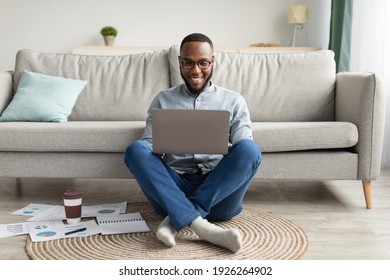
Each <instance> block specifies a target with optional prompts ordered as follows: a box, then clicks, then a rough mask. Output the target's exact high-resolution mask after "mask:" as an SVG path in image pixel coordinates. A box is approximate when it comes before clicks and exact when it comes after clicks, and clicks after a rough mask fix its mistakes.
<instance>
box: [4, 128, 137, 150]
mask: <svg viewBox="0 0 390 280" xmlns="http://www.w3.org/2000/svg"><path fill="white" fill-rule="evenodd" d="M144 128H145V121H112V122H104V121H96V122H89V121H81V122H79V121H73V122H66V123H38V122H16V123H0V151H15V152H24V151H27V152H102V153H109V152H124V151H125V149H126V147H127V145H128V144H130V143H131V142H133V141H135V140H138V139H140V138H141V134H142V132H143V130H144Z"/></svg>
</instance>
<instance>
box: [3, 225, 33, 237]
mask: <svg viewBox="0 0 390 280" xmlns="http://www.w3.org/2000/svg"><path fill="white" fill-rule="evenodd" d="M27 224H28V223H15V224H4V225H0V238H4V237H10V236H17V235H23V234H28V225H27Z"/></svg>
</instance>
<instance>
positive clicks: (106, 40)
mask: <svg viewBox="0 0 390 280" xmlns="http://www.w3.org/2000/svg"><path fill="white" fill-rule="evenodd" d="M103 38H104V43H105V44H106V46H113V45H114V41H115V36H111V35H109V36H103Z"/></svg>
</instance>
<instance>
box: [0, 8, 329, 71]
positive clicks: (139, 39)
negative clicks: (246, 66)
mask: <svg viewBox="0 0 390 280" xmlns="http://www.w3.org/2000/svg"><path fill="white" fill-rule="evenodd" d="M296 2H297V1H293V0H272V1H270V0H197V1H189V0H165V1H162V0H61V1H60V0H0V34H1V39H0V40H1V41H0V50H1V51H0V71H4V70H12V69H13V68H14V60H15V55H16V52H17V51H18V50H19V49H34V50H38V51H44V52H65V53H67V52H70V51H71V48H72V46H75V45H103V40H102V37H101V36H100V34H99V31H100V29H101V28H102V27H103V26H105V25H112V26H114V27H116V28H117V29H118V33H119V34H118V37H117V40H116V43H115V44H116V45H132V46H148V45H149V46H169V45H172V44H179V43H180V41H181V39H182V38H183V37H184V36H185V35H187V34H189V33H192V32H203V33H205V34H207V35H208V36H210V38H211V39H212V40H213V41H214V44H215V45H216V46H217V47H232V46H248V45H249V44H252V43H258V42H265V43H267V42H281V43H282V44H283V45H288V44H290V42H291V34H292V26H289V25H288V24H287V11H288V5H289V4H291V3H296ZM298 2H299V3H307V4H308V5H309V23H308V25H307V26H306V30H307V34H308V41H309V44H308V45H310V46H318V47H321V48H327V47H328V38H329V37H328V33H329V15H330V0H321V1H317V0H306V1H298Z"/></svg>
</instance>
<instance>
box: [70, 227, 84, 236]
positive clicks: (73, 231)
mask: <svg viewBox="0 0 390 280" xmlns="http://www.w3.org/2000/svg"><path fill="white" fill-rule="evenodd" d="M85 230H87V228H79V229H76V230H72V231H68V232H65V235H69V234H73V233H77V232H82V231H85Z"/></svg>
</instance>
